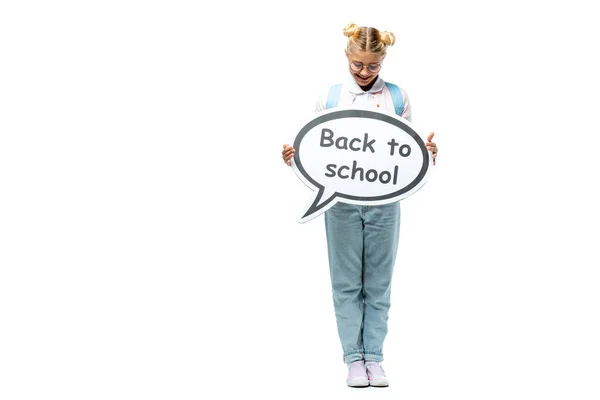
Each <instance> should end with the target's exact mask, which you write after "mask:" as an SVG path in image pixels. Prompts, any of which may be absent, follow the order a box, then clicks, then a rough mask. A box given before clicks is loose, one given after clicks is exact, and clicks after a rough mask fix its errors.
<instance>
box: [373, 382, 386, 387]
mask: <svg viewBox="0 0 600 400" xmlns="http://www.w3.org/2000/svg"><path fill="white" fill-rule="evenodd" d="M369 385H371V386H375V387H388V386H390V383H389V382H388V381H381V382H373V381H370V382H369Z"/></svg>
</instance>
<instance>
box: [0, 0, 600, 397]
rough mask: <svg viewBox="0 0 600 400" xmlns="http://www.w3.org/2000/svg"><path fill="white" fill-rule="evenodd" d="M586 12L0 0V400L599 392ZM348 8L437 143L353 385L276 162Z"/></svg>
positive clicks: (593, 26) (476, 5) (322, 282)
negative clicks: (373, 384) (368, 352)
mask: <svg viewBox="0 0 600 400" xmlns="http://www.w3.org/2000/svg"><path fill="white" fill-rule="evenodd" d="M591 4H592V2H591V1H590V2H584V1H577V0H573V1H568V2H566V1H565V2H557V1H545V2H542V1H501V2H500V1H498V2H479V1H460V0H459V1H454V2H444V1H427V0H419V1H378V2H365V1H361V2H355V1H302V2H296V3H288V2H272V3H270V2H266V1H252V2H251V1H248V2H241V1H233V2H231V1H230V2H227V1H220V2H215V3H213V2H193V1H187V2H186V1H168V2H167V1H162V2H161V1H144V2H142V1H128V0H120V1H102V2H99V1H97V2H76V1H70V2H69V1H55V2H41V1H37V2H35V1H5V2H2V5H1V6H0V57H1V60H2V61H1V62H0V70H1V73H0V268H1V269H0V324H1V329H0V336H1V338H0V376H1V377H2V378H1V380H2V381H1V383H0V398H2V399H7V400H8V399H11V400H12V399H49V398H56V399H217V398H223V399H233V398H246V397H248V396H251V397H252V398H254V397H259V398H274V399H287V398H294V399H295V398H298V399H301V398H302V399H303V398H307V397H309V396H310V397H312V398H334V399H341V398H355V397H364V396H369V397H374V398H390V399H391V398H394V399H397V398H405V399H440V398H451V399H461V400H465V399H506V398H511V399H531V398H539V399H541V398H544V399H571V398H576V399H598V398H599V396H600V386H599V385H600V384H599V383H598V382H599V381H598V377H599V376H600V361H599V360H600V344H599V341H598V337H600V323H599V320H598V319H599V311H600V306H599V305H600V291H599V290H598V287H599V286H600V273H599V272H598V267H599V266H600V265H599V264H600V263H599V262H598V256H597V245H598V223H599V222H600V221H599V215H598V204H599V200H600V199H599V198H598V194H597V186H598V184H597V182H598V178H597V171H598V167H597V165H596V163H595V159H596V158H597V147H598V143H599V140H598V134H599V133H600V132H599V129H598V122H597V121H598V120H597V117H596V114H597V111H598V105H599V102H598V93H599V90H600V84H599V78H598V70H599V69H600V63H599V62H598V60H597V38H598V37H599V35H600V31H599V28H598V24H597V19H596V14H595V13H593V12H592V10H591ZM351 21H354V22H356V23H358V24H360V25H367V26H375V27H377V28H379V29H382V30H389V31H392V32H393V33H395V34H396V38H397V43H396V45H394V46H393V47H392V48H390V50H389V54H388V57H387V58H386V61H385V64H384V68H383V69H382V72H381V75H382V77H383V78H384V79H387V80H389V81H392V82H394V83H396V84H398V85H400V86H402V87H404V88H405V89H406V90H407V91H408V93H409V96H410V99H411V102H412V107H413V121H414V123H415V124H417V125H419V126H421V128H422V129H424V130H426V131H435V139H434V140H435V141H436V142H437V143H438V145H439V148H440V153H439V158H438V165H436V166H435V167H434V170H433V171H432V174H431V175H430V177H429V179H428V182H427V184H426V185H425V186H424V187H423V188H422V189H421V190H420V191H419V192H418V193H416V194H415V195H414V196H411V197H410V198H408V199H406V200H405V201H403V202H402V227H401V241H400V249H399V256H398V263H397V264H396V270H395V275H394V281H393V292H392V308H391V310H390V321H389V334H388V338H387V340H386V344H385V348H384V352H385V358H386V360H385V362H384V368H385V369H386V371H387V373H388V375H389V377H390V379H391V386H390V387H389V388H387V389H380V390H375V389H372V388H370V389H366V391H364V390H363V391H361V390H356V389H354V390H353V389H350V388H347V387H346V386H345V376H346V368H345V366H344V364H343V363H342V354H341V346H340V344H339V341H338V337H337V331H336V326H335V318H334V313H333V304H332V300H331V293H330V282H329V272H328V265H327V254H326V241H325V237H324V227H323V223H322V216H321V217H320V218H318V219H315V220H313V221H310V222H309V223H306V224H303V225H301V224H298V223H297V222H296V217H297V215H298V213H299V212H300V211H301V208H302V207H303V206H304V204H305V202H306V201H307V198H308V197H309V196H310V190H309V189H308V188H306V187H305V186H304V185H303V184H302V183H301V181H300V180H299V179H298V178H297V177H296V176H295V175H294V174H293V172H292V170H291V169H290V168H288V167H287V166H285V165H284V164H283V162H282V161H281V155H280V151H281V148H282V144H283V143H288V142H291V140H293V137H294V136H295V134H296V133H297V130H298V129H299V128H300V124H301V123H302V122H303V121H305V120H306V118H308V117H310V115H312V113H313V110H314V104H315V100H316V97H317V94H318V93H319V92H320V91H322V90H324V89H325V88H327V87H328V85H330V84H331V83H335V82H337V81H339V80H341V79H343V77H344V76H345V71H346V68H347V65H346V60H345V58H344V54H343V49H344V46H345V37H344V36H343V35H342V29H343V28H344V26H346V24H347V23H349V22H351Z"/></svg>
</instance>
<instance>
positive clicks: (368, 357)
mask: <svg viewBox="0 0 600 400" xmlns="http://www.w3.org/2000/svg"><path fill="white" fill-rule="evenodd" d="M365 361H377V362H381V361H383V354H382V353H381V352H380V351H371V352H368V351H365Z"/></svg>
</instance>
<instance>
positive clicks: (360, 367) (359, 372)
mask: <svg viewBox="0 0 600 400" xmlns="http://www.w3.org/2000/svg"><path fill="white" fill-rule="evenodd" d="M346 383H347V384H348V386H350V387H366V386H369V378H368V377H367V370H366V368H365V362H364V361H363V360H359V361H354V362H353V363H350V364H348V378H346Z"/></svg>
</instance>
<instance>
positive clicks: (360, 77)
mask: <svg viewBox="0 0 600 400" xmlns="http://www.w3.org/2000/svg"><path fill="white" fill-rule="evenodd" d="M356 76H357V77H358V78H359V79H360V80H363V81H366V80H368V79H369V78H370V76H367V77H366V78H363V77H362V76H360V75H358V74H356Z"/></svg>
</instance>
